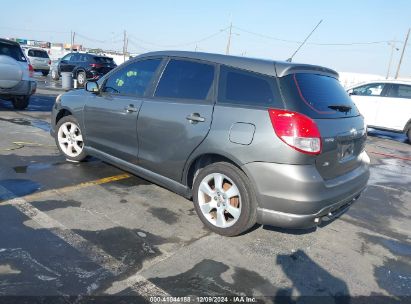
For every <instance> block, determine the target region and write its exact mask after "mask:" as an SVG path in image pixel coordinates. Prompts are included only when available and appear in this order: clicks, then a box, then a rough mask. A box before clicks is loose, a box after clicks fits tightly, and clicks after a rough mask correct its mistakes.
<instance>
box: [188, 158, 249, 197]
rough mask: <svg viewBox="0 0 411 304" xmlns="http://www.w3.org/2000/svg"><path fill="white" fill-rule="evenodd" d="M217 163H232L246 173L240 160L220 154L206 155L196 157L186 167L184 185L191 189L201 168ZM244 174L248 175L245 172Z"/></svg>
mask: <svg viewBox="0 0 411 304" xmlns="http://www.w3.org/2000/svg"><path fill="white" fill-rule="evenodd" d="M217 162H227V163H230V164H232V165H234V166H236V167H237V168H238V169H240V170H241V171H243V172H244V170H242V169H241V164H240V162H239V161H238V160H234V158H233V157H230V156H227V155H223V154H218V153H204V154H200V155H198V156H196V157H194V158H193V159H192V160H191V161H189V162H188V165H187V166H186V169H185V171H184V172H185V173H184V175H183V184H184V185H186V186H187V187H189V188H190V189H191V188H192V187H193V184H194V177H195V174H196V172H197V171H198V170H199V169H201V168H204V167H206V166H208V165H210V164H213V163H217ZM244 174H246V173H245V172H244Z"/></svg>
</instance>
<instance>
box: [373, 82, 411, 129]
mask: <svg viewBox="0 0 411 304" xmlns="http://www.w3.org/2000/svg"><path fill="white" fill-rule="evenodd" d="M388 86H389V87H388V88H387V91H386V97H385V98H381V99H380V101H379V105H378V112H377V119H376V123H375V125H376V126H379V127H383V128H387V129H393V130H397V131H402V130H403V129H404V127H405V125H406V124H407V122H408V120H409V119H410V118H411V85H405V84H394V83H393V84H389V85H388Z"/></svg>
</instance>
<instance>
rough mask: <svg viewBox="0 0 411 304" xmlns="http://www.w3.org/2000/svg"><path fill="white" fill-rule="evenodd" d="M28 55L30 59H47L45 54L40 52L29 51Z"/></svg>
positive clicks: (47, 56)
mask: <svg viewBox="0 0 411 304" xmlns="http://www.w3.org/2000/svg"><path fill="white" fill-rule="evenodd" d="M28 55H29V56H31V57H38V58H49V55H48V54H47V52H46V51H42V50H29V51H28Z"/></svg>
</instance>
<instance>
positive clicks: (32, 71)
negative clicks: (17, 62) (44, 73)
mask: <svg viewBox="0 0 411 304" xmlns="http://www.w3.org/2000/svg"><path fill="white" fill-rule="evenodd" d="M33 74H34V69H33V66H32V65H31V64H29V76H30V77H33Z"/></svg>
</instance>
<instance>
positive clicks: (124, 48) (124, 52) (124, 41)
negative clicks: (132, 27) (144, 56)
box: [123, 31, 127, 62]
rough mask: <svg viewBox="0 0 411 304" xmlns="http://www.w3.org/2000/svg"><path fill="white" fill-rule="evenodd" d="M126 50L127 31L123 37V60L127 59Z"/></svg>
mask: <svg viewBox="0 0 411 304" xmlns="http://www.w3.org/2000/svg"><path fill="white" fill-rule="evenodd" d="M126 52H127V33H126V31H124V37H123V62H125V61H126Z"/></svg>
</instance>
